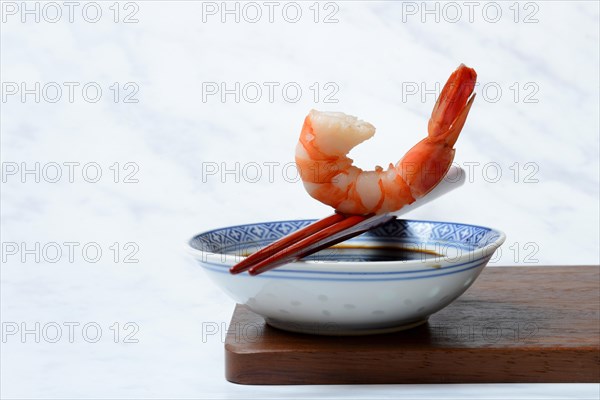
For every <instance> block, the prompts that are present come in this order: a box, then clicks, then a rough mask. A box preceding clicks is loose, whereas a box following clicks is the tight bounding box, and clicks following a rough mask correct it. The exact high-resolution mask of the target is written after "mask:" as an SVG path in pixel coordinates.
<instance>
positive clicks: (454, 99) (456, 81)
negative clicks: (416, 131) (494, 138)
mask: <svg viewBox="0 0 600 400" xmlns="http://www.w3.org/2000/svg"><path fill="white" fill-rule="evenodd" d="M476 81H477V73H476V72H475V70H474V69H473V68H469V67H467V66H465V65H464V64H460V66H459V67H458V68H457V69H456V71H454V72H453V73H452V75H450V78H448V81H447V82H446V84H445V85H444V88H443V89H442V93H440V96H439V97H438V100H437V102H436V103H435V106H434V107H433V111H432V112H431V118H430V119H429V125H428V127H427V128H428V132H429V139H430V140H432V141H435V140H443V141H444V142H445V144H446V145H448V146H450V147H454V144H455V143H456V139H458V135H459V134H460V131H461V129H462V127H463V126H464V124H465V121H466V120H467V115H468V114H469V110H470V109H471V104H473V100H474V99H475V94H474V93H473V90H474V89H475V82H476ZM469 97H470V98H469ZM465 104H466V105H465Z"/></svg>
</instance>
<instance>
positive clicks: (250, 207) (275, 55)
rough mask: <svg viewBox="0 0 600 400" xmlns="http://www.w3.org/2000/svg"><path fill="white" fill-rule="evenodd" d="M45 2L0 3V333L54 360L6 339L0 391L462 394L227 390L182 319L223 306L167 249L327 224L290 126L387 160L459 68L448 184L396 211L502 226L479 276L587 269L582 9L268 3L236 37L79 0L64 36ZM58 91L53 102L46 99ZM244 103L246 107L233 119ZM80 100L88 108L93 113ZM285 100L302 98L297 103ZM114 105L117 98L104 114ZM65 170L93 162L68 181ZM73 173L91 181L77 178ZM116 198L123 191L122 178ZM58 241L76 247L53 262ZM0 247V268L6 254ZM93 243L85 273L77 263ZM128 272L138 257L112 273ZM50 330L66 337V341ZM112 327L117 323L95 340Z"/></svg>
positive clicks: (591, 43)
mask: <svg viewBox="0 0 600 400" xmlns="http://www.w3.org/2000/svg"><path fill="white" fill-rule="evenodd" d="M36 4H38V5H37V7H39V8H38V9H39V22H36V21H35V18H36V15H35V7H36ZM55 4H58V10H60V12H61V18H60V19H59V20H58V21H57V22H52V21H53V20H54V19H56V18H57V14H56V10H57V8H56V7H55V6H53V5H52V6H48V5H47V3H36V2H28V3H27V5H26V6H27V7H28V9H30V10H34V11H33V14H27V13H24V12H23V8H22V7H23V4H22V3H21V2H3V3H2V18H3V20H2V26H1V39H0V45H1V71H0V72H1V75H2V76H1V80H2V82H3V87H2V95H3V98H2V103H1V107H2V110H1V115H0V117H1V141H0V146H1V158H2V163H3V164H2V172H3V176H2V178H3V181H2V191H1V200H2V209H1V217H2V228H1V233H2V242H3V246H5V247H4V248H3V257H4V259H3V264H2V269H1V277H2V284H1V300H2V304H1V312H2V321H3V323H4V325H3V328H6V327H7V326H8V325H6V322H9V323H17V325H18V326H19V329H20V328H21V325H19V324H21V323H22V322H24V323H26V324H27V325H26V327H28V328H32V327H34V326H35V325H34V324H35V323H36V322H40V324H41V327H42V328H43V327H44V326H47V327H48V328H47V329H52V328H51V326H50V325H48V324H49V323H53V322H56V323H58V324H59V325H61V326H62V329H63V337H62V338H61V339H60V340H58V341H57V343H49V341H48V340H47V339H48V338H47V337H41V338H40V343H36V342H35V337H34V336H35V335H34V334H30V335H28V336H26V337H25V340H24V341H25V343H22V341H23V340H21V338H20V335H19V334H16V335H11V336H7V337H6V338H5V339H6V340H5V341H4V342H3V343H2V355H1V361H2V366H3V368H2V370H1V385H0V386H1V387H2V389H1V390H2V393H1V394H2V395H3V396H4V397H47V398H54V397H60V398H69V397H83V396H89V395H92V394H93V395H94V396H95V397H119V398H124V397H125V398H127V397H132V398H135V397H161V396H162V397H167V396H171V397H172V396H175V397H195V398H197V397H213V398H214V397H222V398H225V397H240V396H244V397H247V396H252V395H255V396H258V397H263V398H269V397H273V396H276V397H285V396H299V395H300V396H306V397H310V396H313V395H317V396H326V395H328V394H329V395H340V394H343V395H344V396H347V395H348V394H352V395H353V396H355V397H356V398H360V397H361V396H366V395H367V394H368V396H369V397H376V396H380V397H385V396H394V397H401V396H402V395H407V396H411V397H415V396H418V395H424V396H433V395H442V394H443V393H446V394H445V395H446V396H447V398H450V397H452V398H455V397H469V396H474V397H478V398H482V397H481V393H480V390H482V389H483V388H482V387H480V386H466V387H465V386H461V387H459V388H454V389H453V391H449V390H447V389H440V387H438V386H436V387H428V386H403V387H395V386H381V387H379V386H378V387H369V389H368V390H367V389H364V390H363V389H356V388H353V389H352V391H349V389H348V388H346V387H328V388H312V387H306V388H293V389H291V388H252V389H248V388H245V387H240V386H235V385H231V384H228V383H227V382H226V381H225V380H224V378H223V372H222V371H223V356H222V344H221V339H220V337H218V335H215V336H209V337H207V338H206V340H204V341H202V340H201V339H202V330H203V323H204V326H205V327H206V324H207V323H211V324H212V323H214V324H216V326H219V327H220V326H221V323H226V321H228V319H229V316H230V313H231V309H232V305H233V304H232V302H231V301H230V300H229V299H228V298H227V297H226V296H225V295H224V294H222V293H220V292H219V290H218V289H217V288H215V287H214V286H213V285H212V284H211V283H210V282H209V281H207V279H206V277H205V276H204V275H203V274H202V272H201V271H199V270H198V269H197V268H196V267H195V266H194V265H193V264H192V263H191V262H190V260H189V259H188V258H187V257H186V255H185V252H184V242H185V240H186V239H187V238H188V237H190V236H191V235H192V234H193V233H196V232H199V231H203V230H206V229H210V228H214V227H219V226H225V225H230V224H239V223H246V222H253V221H264V220H277V219H291V218H313V217H314V218H318V217H321V216H324V215H326V214H327V213H328V212H330V210H329V209H328V207H326V206H324V205H321V204H319V203H317V202H315V201H314V200H312V198H310V197H309V196H308V195H306V193H305V192H304V189H303V188H302V185H301V184H300V183H299V182H298V181H297V179H295V174H294V172H293V169H292V168H290V166H291V165H290V164H289V163H290V162H292V161H293V151H294V146H295V142H296V140H297V136H298V133H299V128H300V126H301V124H302V120H303V117H304V115H305V114H306V113H307V111H308V110H309V109H311V108H317V109H323V110H339V111H344V112H347V113H350V114H355V115H358V116H359V117H361V118H363V119H365V120H368V121H370V122H372V123H373V124H374V125H375V126H376V127H377V128H378V131H377V135H376V137H375V138H374V139H373V140H371V141H369V142H368V143H364V144H363V145H361V146H360V147H358V148H357V149H356V150H355V151H353V153H352V154H351V155H352V156H353V158H354V159H355V160H356V163H357V164H358V165H359V166H362V167H365V168H370V167H372V166H373V165H375V164H386V163H389V162H395V161H396V160H398V159H399V158H400V157H401V156H402V154H403V153H404V152H405V151H406V150H407V149H408V148H409V147H410V146H411V145H412V144H414V143H415V142H417V141H418V140H420V139H421V138H422V137H423V136H424V135H425V133H426V123H427V118H428V115H429V113H430V111H431V108H432V106H433V104H434V102H435V96H434V95H433V94H431V93H429V92H427V91H424V90H423V89H425V90H431V89H434V88H435V85H436V82H441V83H443V82H444V81H445V79H446V78H447V76H448V75H449V73H450V72H451V71H452V70H453V69H454V68H455V67H456V66H457V65H458V64H459V63H461V62H463V63H465V64H467V65H469V66H471V67H474V68H475V69H476V70H477V72H478V74H479V82H480V85H479V87H478V88H477V92H478V97H477V99H476V102H475V104H474V106H473V109H472V111H471V115H470V116H469V120H468V122H467V125H466V127H465V129H464V130H463V133H462V135H461V137H460V139H459V142H458V143H457V155H456V162H457V163H458V164H459V165H461V166H463V167H465V168H469V166H471V168H472V172H471V173H470V174H469V176H468V178H469V184H467V185H465V186H464V187H463V188H461V189H460V190H459V191H457V192H455V193H452V194H451V195H449V196H447V198H444V199H440V200H439V201H438V202H436V203H435V204H432V205H430V206H428V207H426V208H423V209H421V210H417V211H415V212H414V213H413V214H412V215H411V217H414V218H423V219H434V220H452V221H459V222H468V223H475V224H481V225H488V226H492V227H495V228H498V229H501V230H503V231H505V232H506V233H507V235H508V239H507V242H506V244H505V245H504V246H503V252H502V255H501V256H500V257H499V258H498V260H497V262H496V263H494V265H513V264H524V263H532V264H538V265H548V264H598V262H599V258H598V257H599V256H598V242H599V228H598V227H599V225H600V224H599V210H598V198H599V197H598V192H599V176H598V173H599V161H598V160H599V148H598V133H599V126H598V123H599V122H598V121H599V103H598V87H599V78H598V76H599V74H598V71H599V65H598V55H599V50H598V49H599V47H598V43H599V38H598V18H599V9H598V3H596V2H584V1H582V2H567V1H552V2H550V1H548V2H522V3H516V5H515V3H513V2H506V3H505V2H498V3H491V4H490V3H483V2H482V3H476V4H474V5H473V8H469V7H470V6H468V5H467V4H465V3H464V2H456V3H450V4H449V3H433V2H430V3H427V5H423V3H421V2H405V3H400V2H366V1H351V2H331V3H328V4H329V5H327V6H326V5H325V3H320V4H318V5H317V7H315V6H314V4H313V3H312V2H302V3H297V4H298V5H297V8H299V9H300V10H301V12H302V15H301V17H300V19H299V21H298V22H296V23H291V22H289V21H290V20H292V19H294V18H295V9H296V6H294V4H292V5H290V4H289V3H285V2H279V3H277V4H276V6H275V8H274V9H272V11H273V14H272V19H273V22H270V21H269V17H270V16H269V6H267V5H265V4H264V3H263V2H257V3H253V4H257V5H258V9H259V10H260V11H261V12H262V16H261V18H260V20H259V21H258V22H256V23H252V22H249V20H251V19H254V18H255V16H256V14H255V12H256V11H257V8H256V7H255V6H254V5H250V6H248V5H247V3H232V2H230V3H228V6H227V7H229V9H234V7H236V4H237V7H239V18H240V21H239V22H236V21H235V18H236V15H235V13H234V14H224V15H222V11H223V9H222V7H223V6H222V5H221V2H216V3H213V2H193V1H181V2H173V3H168V4H167V2H164V1H137V2H130V3H120V4H119V6H118V10H119V13H118V16H117V15H116V14H115V8H114V6H113V8H110V7H111V4H112V3H98V4H99V6H98V7H99V8H100V9H101V12H102V14H101V16H100V17H99V20H98V21H97V22H95V23H93V22H91V21H92V20H93V19H94V18H96V8H95V6H94V5H91V6H90V5H86V4H87V3H85V2H81V3H80V4H79V5H78V6H76V7H75V8H74V9H73V10H72V11H73V14H72V18H73V22H69V9H68V7H67V6H65V5H64V4H63V3H60V2H59V3H55ZM311 7H312V8H311ZM425 7H426V9H425ZM436 7H437V8H436ZM84 8H85V11H84ZM215 8H217V9H215ZM316 8H318V10H319V14H318V17H317V18H318V21H319V22H317V23H315V21H314V19H315V17H316V15H315V9H316ZM284 9H285V10H286V11H285V12H284ZM498 9H499V10H500V14H497V13H496V12H497V11H498ZM427 10H433V11H432V12H431V13H428V12H426V11H427ZM436 10H437V11H436ZM213 11H216V14H214V15H213V14H212V12H213ZM244 11H245V12H244ZM457 11H459V12H460V13H461V15H460V17H459V16H458V15H457V14H456V12H457ZM115 18H116V19H117V20H118V21H119V22H115ZM221 18H225V22H222V20H221ZM436 18H437V19H438V21H436ZM22 19H25V22H22ZM86 19H87V20H86ZM124 19H128V20H129V22H131V23H124V21H123V20H124ZM136 19H137V22H135V21H134V20H136ZM286 19H287V20H286ZM325 19H328V20H329V21H330V22H332V23H324V20H325ZM457 19H458V21H456V22H453V21H455V20H457ZM336 20H337V22H335V21H336ZM22 82H24V83H25V85H26V86H25V87H24V88H25V89H33V88H35V83H36V82H39V83H40V90H39V94H40V99H39V102H36V99H35V94H34V93H30V94H25V95H24V98H22V95H23V93H22V91H21V89H23V87H20V85H21V83H22ZM52 82H56V83H57V84H56V85H54V84H52ZM64 82H74V83H67V84H65V83H64ZM115 82H117V83H118V85H117V86H118V88H119V90H118V92H119V99H118V101H117V102H115V98H114V96H115V92H116V91H117V90H116V87H117V86H113V84H114V83H115ZM236 82H239V83H240V92H239V95H240V99H239V102H236V99H235V94H232V93H230V94H227V95H225V99H224V101H223V100H222V99H221V96H220V94H219V93H218V94H214V95H211V94H210V91H209V90H210V89H213V88H214V87H218V86H219V85H220V84H221V83H224V84H225V85H226V86H227V88H229V89H233V88H234V87H235V83H236ZM253 82H254V83H255V84H253ZM265 82H267V84H265ZM89 83H91V84H89ZM127 83H130V85H129V86H125V84H127ZM86 84H88V86H87V88H88V89H87V91H86V92H85V93H82V88H83V87H84V85H86ZM248 84H249V85H248ZM315 84H316V86H315ZM68 85H71V87H73V88H74V89H73V99H72V101H70V99H69V86H68ZM76 85H79V86H76ZM269 85H270V86H271V87H273V93H272V96H273V97H272V98H269V95H270V93H269ZM286 85H287V86H286ZM56 86H59V87H60V88H61V90H62V97H61V98H60V99H59V100H57V101H56V102H55V103H52V102H51V101H52V100H53V99H55V97H56ZM244 86H245V87H246V91H244V89H243V88H244ZM256 86H259V87H260V88H261V89H262V96H261V98H260V99H258V101H256V102H251V100H252V99H253V98H255V97H256V92H255V88H256ZM284 86H286V87H287V88H288V91H287V92H286V93H283V92H282V88H283V87H284ZM96 87H100V88H101V90H102V95H101V96H100V98H99V99H98V101H97V102H95V103H94V102H92V100H93V98H94V96H96V93H95V90H94V88H96ZM297 87H299V88H300V89H301V91H302V93H301V95H299V96H298V98H297V101H295V100H296V99H294V97H295V96H296V93H295V88H297ZM316 88H318V95H319V96H318V98H315V94H316ZM415 88H416V89H415ZM136 90H137V92H135V91H136ZM13 92H16V93H14V94H13ZM34 92H35V90H34ZM134 92H135V93H134ZM414 92H416V93H414ZM126 95H131V97H130V98H129V100H137V102H135V103H127V102H124V100H125V97H124V96H126ZM286 95H287V96H288V97H287V98H286V97H285V96H286ZM327 95H329V97H328V98H327V100H328V101H326V96H327ZM85 96H87V98H86V97H85ZM331 101H336V102H335V103H334V102H331ZM115 162H118V163H119V164H118V167H117V166H115V165H114V163H115ZM35 163H40V164H39V165H40V177H39V180H40V181H39V182H36V176H35V173H29V174H23V168H24V167H25V168H29V169H31V168H35ZM52 163H57V164H58V165H59V166H60V167H59V168H60V171H61V173H62V177H61V178H60V179H59V180H58V182H56V183H52V182H50V181H51V180H53V179H54V177H55V171H56V168H55V166H56V165H55V164H52ZM65 163H80V164H79V165H74V164H71V165H74V166H73V168H74V174H73V177H72V178H73V179H72V180H73V182H70V181H69V169H68V164H67V165H65ZM86 163H97V164H90V165H91V166H89V167H88V169H87V170H86V174H85V175H83V174H82V169H83V168H82V167H83V165H85V164H86ZM126 163H131V164H126ZM94 166H96V167H97V168H99V170H100V171H101V172H102V176H101V177H100V178H99V181H98V182H96V183H90V182H87V181H86V179H87V180H93V179H94V176H95V173H94V172H95V168H94ZM257 166H258V171H259V172H260V173H261V176H260V177H259V178H256V175H255V174H256V171H257ZM15 168H18V170H14V169H15ZM236 168H237V169H236ZM115 169H117V170H119V172H120V173H119V175H118V176H115ZM227 171H233V172H227ZM13 172H14V175H13ZM213 172H214V174H213ZM496 172H500V173H501V176H500V177H497V178H496ZM517 172H518V174H517ZM128 174H132V175H130V176H128ZM115 180H117V181H118V182H116V183H115ZM131 180H137V182H125V181H131ZM36 242H37V243H39V246H40V249H42V250H43V248H44V246H46V249H47V251H46V253H45V254H44V252H42V251H41V253H42V254H41V256H40V257H41V259H40V260H39V262H36V260H35V255H34V254H33V255H32V254H29V255H28V254H26V253H23V251H22V250H23V248H24V247H23V246H26V247H27V248H28V249H31V248H35V245H36ZM65 242H77V243H78V244H79V245H78V246H77V247H75V251H74V254H73V260H70V259H69V254H68V247H65V245H64V243H65ZM115 242H117V243H118V246H117V247H119V249H120V250H119V253H118V254H116V250H115V247H114V246H113V244H114V243H115ZM12 243H15V244H16V246H17V250H15V248H14V247H6V246H12ZM23 243H24V245H23ZM49 243H58V247H59V248H60V249H61V250H62V251H63V254H62V257H60V258H59V259H58V260H57V262H54V263H52V262H49V261H52V259H53V258H55V253H53V251H55V250H56V248H55V247H53V246H54V245H50V246H48V244H49ZM88 243H96V244H94V245H92V248H91V250H89V251H90V253H89V254H87V255H86V256H87V259H86V258H85V257H84V255H82V253H81V249H82V248H83V246H84V245H85V244H88ZM128 243H130V244H129V245H127V244H128ZM74 246H75V245H74ZM111 246H112V247H111ZM125 246H128V247H125ZM88 247H89V246H88ZM96 247H98V248H100V249H101V250H102V255H101V256H100V257H99V260H98V261H97V262H95V263H93V262H90V259H91V258H94V257H95V255H94V254H93V250H94V248H96ZM15 251H16V252H17V254H12V253H14V252H15ZM128 254H129V255H132V259H133V260H139V262H137V263H126V262H124V261H125V256H126V255H128ZM115 256H116V262H115ZM22 257H24V258H25V259H24V260H23V259H22ZM71 261H72V262H71ZM128 321H132V322H135V323H136V324H137V326H138V327H139V331H138V332H137V333H135V335H134V338H136V339H138V340H139V343H123V338H124V336H123V335H124V334H127V333H129V332H133V330H131V329H133V328H131V329H130V330H126V329H125V328H124V326H123V324H124V323H126V322H128ZM65 322H78V323H80V324H81V325H80V326H79V327H78V328H76V329H75V337H74V340H73V343H70V340H68V338H67V337H66V336H68V329H67V328H66V327H65V326H64V325H63V324H64V323H65ZM87 322H95V323H97V324H98V325H99V326H100V327H101V328H102V330H103V334H102V336H101V338H100V339H99V341H98V343H88V342H87V341H85V340H84V338H83V337H82V334H81V330H78V329H80V328H81V326H82V325H83V324H85V323H87ZM114 322H119V323H120V324H121V325H120V326H119V329H118V331H119V332H120V333H121V335H120V337H119V338H118V340H117V341H118V342H119V343H116V344H115V343H114V339H115V338H114V331H115V330H116V327H114V325H113V324H114ZM10 326H13V325H10ZM111 326H113V329H112V330H111V329H110V327H111ZM7 329H10V328H7ZM5 333H6V332H5ZM42 333H43V332H42ZM89 333H90V335H91V334H92V333H93V331H90V332H89ZM46 334H47V335H50V336H51V337H53V336H52V334H51V332H50V331H49V330H48V331H47V332H46ZM42 336H43V335H42ZM92 336H93V335H92ZM485 390H486V393H487V391H488V390H489V393H490V394H489V396H494V395H498V394H499V393H501V391H502V390H507V391H508V392H506V393H508V395H509V396H526V395H527V396H530V397H540V396H542V397H547V396H550V395H559V397H562V396H563V395H567V394H569V395H572V394H574V395H578V396H581V398H583V397H586V396H588V397H589V396H592V395H593V394H594V393H597V390H598V387H597V386H596V385H591V386H590V385H574V386H508V387H500V386H489V387H487V388H486V389H485ZM448 393H450V394H448ZM448 396H450V397H448Z"/></svg>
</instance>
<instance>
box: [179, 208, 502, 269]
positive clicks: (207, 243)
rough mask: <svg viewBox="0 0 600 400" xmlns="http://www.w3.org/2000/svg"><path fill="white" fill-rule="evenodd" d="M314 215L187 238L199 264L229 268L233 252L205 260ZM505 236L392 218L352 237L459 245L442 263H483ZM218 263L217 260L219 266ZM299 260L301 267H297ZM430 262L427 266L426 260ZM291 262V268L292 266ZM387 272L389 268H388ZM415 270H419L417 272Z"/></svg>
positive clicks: (405, 264) (345, 264) (313, 265)
mask: <svg viewBox="0 0 600 400" xmlns="http://www.w3.org/2000/svg"><path fill="white" fill-rule="evenodd" d="M314 221H315V220H313V219H306V220H285V221H269V222H257V223H250V224H244V225H235V226H229V227H222V228H217V229H213V230H209V231H206V232H203V233H200V234H197V235H195V236H194V237H192V238H191V239H190V240H189V241H188V249H189V250H190V251H191V253H192V255H194V256H195V257H196V258H197V259H199V260H202V261H200V263H201V264H202V265H203V266H206V265H208V264H210V267H211V268H213V269H214V268H219V267H221V268H223V269H227V268H229V266H231V265H233V264H235V262H237V261H239V260H240V259H239V258H238V259H237V260H235V261H233V256H232V257H231V259H229V260H221V261H220V262H218V263H215V262H212V263H211V262H209V261H207V254H211V255H221V254H226V253H227V252H228V251H230V250H231V248H232V246H233V247H235V246H236V245H240V244H242V245H245V244H249V243H254V244H256V245H259V246H261V247H262V246H265V245H267V244H268V243H270V242H272V241H274V240H276V239H278V238H279V237H281V236H284V235H286V234H288V233H289V232H292V231H294V230H297V229H300V228H302V227H304V226H306V225H308V224H310V223H312V222H314ZM505 239H506V235H505V234H504V233H503V232H501V231H499V230H497V229H493V228H488V227H484V226H479V225H472V224H464V223H457V222H441V221H428V220H406V219H396V220H394V221H391V222H389V223H387V224H385V225H383V226H381V227H379V228H377V229H374V230H371V231H369V232H366V233H364V234H362V235H360V236H358V237H356V238H354V239H351V240H352V241H353V242H363V243H364V242H374V241H377V242H378V243H382V242H385V243H397V244H426V245H438V244H439V245H448V246H450V245H451V246H453V247H455V248H458V249H459V250H460V254H459V255H458V256H456V257H453V258H452V259H451V260H450V261H448V262H442V263H441V264H444V265H443V266H444V267H447V266H459V265H467V264H472V263H477V262H478V263H481V262H487V260H489V259H490V258H491V256H492V255H493V253H494V251H495V250H496V249H497V248H498V247H500V246H501V245H502V243H503V242H504V240H505ZM219 264H220V265H219ZM298 264H302V270H301V271H298V270H297V266H298ZM427 264H431V265H427ZM437 264H440V260H439V259H438V258H431V259H426V260H411V261H401V262H399V261H370V262H357V261H332V262H328V261H318V262H317V261H301V262H298V263H294V264H289V265H287V266H283V267H280V268H278V269H276V270H273V271H271V272H270V273H273V272H277V273H285V272H286V271H287V272H302V273H311V272H314V273H323V272H327V271H330V272H331V273H338V274H339V273H388V272H392V273H394V271H401V272H407V271H408V272H410V270H411V269H413V270H414V268H418V269H419V270H420V271H423V267H427V268H431V266H433V265H436V267H437ZM294 266H295V267H294ZM386 271H388V272H386ZM415 272H417V271H415Z"/></svg>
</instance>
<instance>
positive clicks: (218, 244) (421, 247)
mask: <svg viewBox="0 0 600 400" xmlns="http://www.w3.org/2000/svg"><path fill="white" fill-rule="evenodd" d="M311 222H313V220H296V221H276V222H262V223H255V224H249V225H239V226H232V227H226V228H221V229H215V230H212V231H209V232H205V233H201V234H199V235H197V236H195V237H193V238H192V239H191V240H190V241H189V247H190V248H191V251H192V254H193V255H194V257H195V259H196V260H197V261H198V262H199V264H200V265H201V266H202V267H203V269H204V270H205V271H206V273H207V274H208V275H209V276H210V278H211V279H212V280H213V281H214V282H215V283H216V284H217V285H218V286H220V287H221V288H222V289H223V290H224V291H225V292H226V293H227V294H228V295H229V296H231V298H233V299H234V300H235V301H236V302H238V303H241V304H245V305H246V306H247V307H249V308H250V309H251V310H252V311H254V312H255V313H257V314H260V315H261V316H263V317H264V318H265V321H266V322H267V323H268V324H269V325H271V326H273V327H276V328H280V329H284V330H289V331H295V332H302V333H312V334H324V335H360V334H372V333H384V332H390V331H395V330H401V329H408V328H411V327H414V326H417V325H420V324H422V323H424V322H426V321H427V318H428V317H429V316H430V315H431V314H433V313H435V312H437V311H439V310H441V309H442V308H444V307H446V306H447V305H448V304H450V303H452V302H453V301H454V300H455V299H456V298H458V297H459V296H460V295H461V294H462V293H463V292H464V291H465V290H467V289H468V288H469V286H471V284H472V283H473V282H474V281H475V279H476V278H477V276H478V275H479V274H480V273H481V271H482V270H483V268H484V267H485V266H486V264H487V263H488V261H489V260H490V258H491V257H492V255H493V253H494V251H495V250H496V249H497V248H498V247H499V246H500V245H501V244H502V243H503V242H504V240H505V235H504V233H502V232H500V231H498V230H495V229H492V228H486V227H483V226H475V225H467V224H460V223H451V222H435V221H415V220H401V219H397V220H395V221H392V222H390V223H387V224H386V225H383V226H381V227H379V228H377V229H374V230H371V231H369V232H367V233H364V234H362V235H360V236H358V237H356V238H353V239H351V240H348V241H346V242H344V243H343V244H342V245H339V246H336V247H332V248H329V249H326V250H322V251H321V252H319V253H316V254H314V255H313V256H311V257H309V258H308V259H304V260H302V261H298V262H294V263H290V264H287V265H284V266H282V267H279V268H277V269H274V270H271V271H268V272H266V273H263V274H261V275H257V276H250V275H248V274H247V273H243V274H239V275H231V274H230V273H229V271H228V270H229V268H230V267H231V266H232V265H234V264H235V263H237V262H239V261H240V260H241V259H242V258H243V257H245V256H246V255H247V254H249V253H251V252H253V251H256V250H257V249H259V248H262V247H264V246H266V245H267V244H269V243H271V242H273V241H274V240H277V239H279V238H280V237H282V236H284V235H286V234H288V233H290V232H292V231H295V230H297V229H300V228H302V227H304V226H306V225H308V224H309V223H311Z"/></svg>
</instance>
